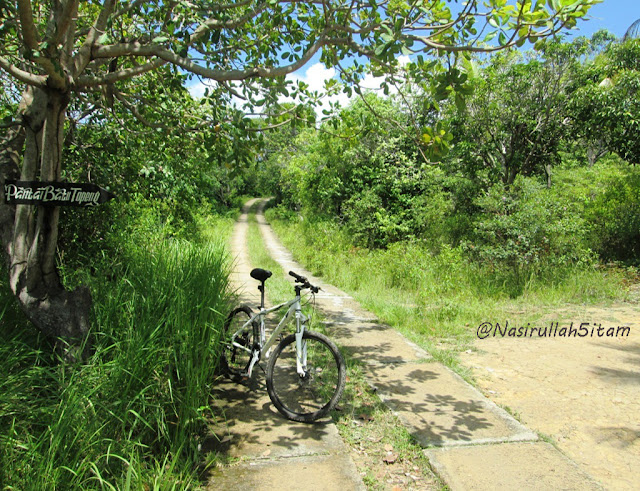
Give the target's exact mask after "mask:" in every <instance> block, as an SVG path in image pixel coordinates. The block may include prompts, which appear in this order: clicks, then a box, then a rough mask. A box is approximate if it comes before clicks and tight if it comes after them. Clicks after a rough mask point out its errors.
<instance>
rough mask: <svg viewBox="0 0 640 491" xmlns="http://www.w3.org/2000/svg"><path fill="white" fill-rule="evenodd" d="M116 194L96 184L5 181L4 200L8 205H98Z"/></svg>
mask: <svg viewBox="0 0 640 491" xmlns="http://www.w3.org/2000/svg"><path fill="white" fill-rule="evenodd" d="M112 198H115V195H114V194H112V193H110V192H109V191H107V190H106V189H102V188H101V187H99V186H96V185H95V184H82V183H71V182H40V181H12V180H9V179H7V180H6V181H5V182H4V202H5V203H6V204H8V205H46V206H85V207H86V206H96V205H99V204H102V203H105V202H107V201H109V200H110V199H112Z"/></svg>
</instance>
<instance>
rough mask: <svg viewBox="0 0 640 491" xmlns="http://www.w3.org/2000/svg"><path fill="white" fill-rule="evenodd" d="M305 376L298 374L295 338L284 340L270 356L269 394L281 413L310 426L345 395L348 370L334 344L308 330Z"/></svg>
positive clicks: (304, 340)
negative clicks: (343, 392)
mask: <svg viewBox="0 0 640 491" xmlns="http://www.w3.org/2000/svg"><path fill="white" fill-rule="evenodd" d="M301 345H302V346H301V348H302V349H301V357H302V358H301V360H300V361H301V363H302V368H303V373H302V374H301V373H298V363H297V362H296V354H297V350H296V337H295V334H291V335H289V336H287V337H286V338H284V339H283V340H282V341H281V342H280V344H278V346H277V347H276V349H275V350H274V352H273V353H272V354H271V356H269V363H268V364H267V391H268V393H269V397H270V398H271V401H272V402H273V404H274V406H275V407H276V409H277V410H278V411H280V413H282V414H283V415H284V416H286V417H287V418H289V419H291V420H293V421H301V422H303V423H311V422H313V421H315V420H317V419H319V418H322V417H323V416H325V415H326V414H327V413H328V412H329V411H331V410H332V409H333V408H334V407H335V405H336V404H337V403H338V400H339V399H340V397H341V396H342V391H343V390H344V386H345V381H346V373H347V369H346V367H345V363H344V359H343V358H342V355H341V354H340V352H339V351H338V348H337V347H336V345H335V344H333V342H332V341H331V340H330V339H329V338H327V337H326V336H324V335H323V334H319V333H316V332H312V331H306V332H305V333H304V335H303V337H302V343H301Z"/></svg>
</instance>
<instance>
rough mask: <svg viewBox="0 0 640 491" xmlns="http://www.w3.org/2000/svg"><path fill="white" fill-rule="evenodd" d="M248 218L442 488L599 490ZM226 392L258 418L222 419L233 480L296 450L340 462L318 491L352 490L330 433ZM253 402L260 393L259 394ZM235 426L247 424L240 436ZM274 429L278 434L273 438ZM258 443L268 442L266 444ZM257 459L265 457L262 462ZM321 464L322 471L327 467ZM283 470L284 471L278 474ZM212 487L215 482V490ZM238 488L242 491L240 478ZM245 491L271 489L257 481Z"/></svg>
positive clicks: (241, 274) (241, 273)
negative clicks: (235, 463) (312, 290)
mask: <svg viewBox="0 0 640 491" xmlns="http://www.w3.org/2000/svg"><path fill="white" fill-rule="evenodd" d="M257 218H258V222H259V226H260V230H261V232H262V234H263V238H264V241H265V244H266V246H267V249H268V250H269V252H270V254H271V256H272V257H273V258H274V259H275V260H276V261H277V262H278V263H280V265H281V266H282V267H283V269H284V270H285V271H287V272H288V271H289V270H295V271H296V272H297V273H300V274H302V275H305V276H307V277H308V278H309V280H310V281H311V282H312V283H313V284H316V285H319V286H320V287H321V288H322V292H321V293H320V294H319V295H317V296H316V301H317V306H318V308H320V309H321V310H322V312H323V313H324V315H325V316H326V318H327V319H328V322H329V330H330V332H331V337H332V339H334V340H335V341H336V342H337V343H338V344H339V345H340V346H341V347H342V349H344V350H345V351H348V352H349V353H350V355H351V356H352V357H353V358H355V359H357V360H359V361H360V362H361V363H362V364H363V367H364V368H365V370H366V373H367V376H368V379H369V381H370V383H371V385H372V386H374V387H375V388H376V389H377V393H378V395H379V396H380V397H381V399H382V400H383V401H384V402H385V403H386V404H387V405H388V406H389V407H390V408H391V409H392V410H393V411H394V412H395V413H396V414H397V415H398V417H399V418H400V420H401V421H402V422H403V423H404V424H405V425H406V427H407V428H408V429H409V431H410V432H411V433H412V434H413V436H414V437H415V438H416V440H417V441H418V442H419V443H420V444H421V445H422V446H424V447H425V448H426V450H425V453H426V455H427V456H428V458H429V460H430V462H431V463H432V466H433V467H434V469H435V470H436V472H437V473H438V474H439V475H440V477H441V478H442V479H443V481H444V482H445V483H446V484H447V485H448V486H449V487H450V488H451V489H453V490H457V489H464V490H466V489H499V488H503V489H532V490H533V489H580V490H584V489H600V488H601V487H600V485H599V484H598V483H596V482H595V481H594V480H593V479H592V478H591V477H590V476H588V475H586V474H585V473H584V472H582V471H581V470H580V469H578V467H577V466H576V465H575V463H574V462H572V461H570V460H569V459H567V458H566V457H565V456H564V455H563V454H562V453H560V452H559V451H558V450H557V449H556V448H555V447H553V446H552V445H550V444H548V443H545V442H542V441H539V440H538V438H537V435H536V434H535V433H533V432H532V431H530V430H529V429H527V428H526V427H524V426H523V425H521V424H520V423H518V422H517V421H516V420H515V419H514V418H513V417H511V416H510V415H509V414H508V413H506V412H505V411H504V410H502V409H501V408H499V407H498V406H496V405H495V404H494V403H492V402H491V401H489V400H488V399H487V398H486V397H484V396H483V395H482V394H481V393H480V392H478V391H477V390H476V389H474V388H473V387H471V386H470V385H469V384H467V383H466V382H465V381H464V380H462V379H461V378H460V377H458V376H457V375H456V374H455V373H453V372H452V371H450V370H449V369H448V368H446V367H444V366H442V365H440V364H439V363H437V362H435V361H434V360H432V359H431V357H430V356H429V355H428V353H426V352H425V351H423V350H421V349H420V348H419V347H417V346H416V345H414V344H413V343H410V342H409V341H407V340H406V339H405V338H404V337H403V336H401V335H400V334H399V333H397V332H396V331H395V330H393V329H391V328H390V327H388V326H385V325H382V324H381V323H380V322H379V321H378V320H377V319H376V318H375V317H374V316H373V315H372V314H371V313H369V312H367V311H365V310H364V309H362V307H361V306H360V305H359V304H358V303H357V302H356V301H355V300H354V299H353V298H351V297H350V296H349V295H348V294H346V293H345V292H342V291H340V290H339V289H337V288H335V287H333V286H332V285H327V284H325V283H324V282H323V281H322V280H321V279H319V278H315V277H314V276H313V275H312V274H311V273H309V272H308V271H305V270H304V268H302V267H301V266H300V265H299V264H297V263H296V262H295V261H293V258H292V256H291V254H290V253H289V251H287V250H286V249H285V248H284V247H283V246H282V245H281V244H280V243H279V241H278V240H277V238H276V237H275V236H274V234H273V232H272V230H271V228H270V227H269V226H268V225H267V224H266V223H265V221H264V216H263V215H262V214H261V213H258V216H257ZM242 220H244V222H243V221H242ZM246 227H247V225H246V215H243V217H242V218H241V221H240V222H239V223H238V226H237V228H236V233H235V234H234V243H233V245H232V250H233V251H234V254H238V256H237V257H238V268H237V273H238V276H237V277H235V279H234V281H238V284H239V283H240V282H241V278H242V279H245V278H246V279H248V280H249V281H252V280H250V278H249V275H248V271H249V268H248V267H247V266H246V265H247V264H248V261H246V257H243V254H244V252H243V251H244V250H245V249H246V247H244V246H243V244H242V241H243V238H242V237H243V234H244V233H245V232H243V230H246ZM241 268H246V270H242V269H241ZM222 391H224V387H223V388H221V392H220V397H221V398H222V397H225V398H226V401H225V403H224V404H225V405H226V404H229V403H232V404H233V402H232V401H233V400H234V399H233V397H234V394H233V393H224V392H222ZM235 391H236V392H237V393H238V394H237V395H238V400H239V401H242V402H241V403H240V405H241V406H242V407H243V411H245V414H246V411H247V408H248V407H251V408H252V409H251V411H253V410H254V409H255V410H256V411H258V410H261V411H262V414H263V416H262V420H260V421H257V420H258V419H260V417H257V416H245V417H242V416H240V417H237V416H234V415H233V413H232V409H230V411H228V417H229V418H230V419H229V423H230V430H229V437H228V440H227V441H228V443H229V452H230V453H231V454H232V455H245V452H248V454H247V455H249V457H248V458H249V460H248V463H245V464H243V466H239V470H238V472H239V473H240V474H241V475H246V472H248V471H250V470H251V469H252V466H253V469H255V470H258V469H263V468H266V467H268V466H271V467H272V468H273V469H274V471H275V472H276V473H277V472H278V470H277V467H274V464H280V465H283V466H286V465H290V463H292V462H293V461H291V460H288V459H285V460H282V459H281V457H296V456H297V455H298V454H297V453H296V452H295V451H299V452H301V453H300V455H304V456H305V457H307V456H315V458H316V459H318V458H320V457H323V458H325V459H330V458H331V457H334V458H338V459H339V460H340V462H341V464H340V466H336V467H335V469H336V470H339V469H344V471H343V470H339V473H342V474H344V477H338V476H336V479H345V480H344V481H338V482H340V485H339V486H333V485H331V484H328V485H327V488H326V489H357V488H359V487H362V483H361V482H360V481H359V478H358V476H357V473H354V472H353V469H352V465H353V463H352V462H350V459H349V458H348V453H347V450H346V449H345V448H344V446H343V445H341V442H339V441H338V440H339V437H338V436H337V433H336V432H335V428H334V427H333V425H330V424H327V425H323V426H319V427H316V425H312V426H307V425H305V426H303V427H301V426H299V425H295V424H290V423H288V422H286V421H284V420H283V419H282V418H280V417H279V415H278V414H277V413H276V412H275V410H274V409H272V408H271V407H270V401H269V400H268V397H267V398H266V402H261V401H262V400H264V397H266V394H265V395H264V396H263V399H262V400H260V398H259V397H258V395H257V394H256V393H251V392H244V391H243V390H242V389H241V388H237V387H236V388H235ZM258 394H264V391H261V392H259V393H258ZM261 405H262V406H263V407H260V406H261ZM240 418H244V419H249V421H248V422H247V421H241V419H240ZM242 424H248V425H249V428H248V431H247V429H244V428H243V426H242ZM280 430H282V431H284V432H285V436H283V437H282V438H281V437H277V438H275V439H274V438H273V436H274V435H275V434H276V432H277V431H280ZM222 438H223V440H224V437H222ZM266 441H270V442H272V443H271V445H267V444H266V443H265V442H266ZM273 442H275V444H274V443H273ZM307 445H309V446H308V447H307ZM261 452H262V453H261ZM323 452H324V453H323ZM261 458H262V459H264V458H267V459H268V462H264V461H262V460H260V459H261ZM258 463H259V464H260V465H257V464H258ZM318 465H321V464H320V462H318ZM327 465H328V466H329V467H332V464H331V463H329V462H327ZM347 470H349V472H348V473H347V472H346V471H347ZM283 471H284V472H287V471H286V469H284V468H283ZM309 472H311V469H310V470H309ZM347 474H348V476H349V477H347ZM283 475H286V474H283ZM222 476H223V478H225V479H226V478H227V477H230V476H231V478H232V477H233V476H234V474H233V473H230V472H224V473H222ZM220 482H221V481H219V480H217V481H216V485H219V484H220ZM305 482H306V480H305ZM256 483H257V481H256ZM244 485H245V486H246V485H247V481H246V480H245V482H244ZM225 487H226V486H225ZM248 487H249V488H250V489H271V488H270V487H269V486H268V485H266V484H263V483H261V484H260V485H257V486H251V485H249V486H248ZM280 487H281V483H280V486H279V488H280Z"/></svg>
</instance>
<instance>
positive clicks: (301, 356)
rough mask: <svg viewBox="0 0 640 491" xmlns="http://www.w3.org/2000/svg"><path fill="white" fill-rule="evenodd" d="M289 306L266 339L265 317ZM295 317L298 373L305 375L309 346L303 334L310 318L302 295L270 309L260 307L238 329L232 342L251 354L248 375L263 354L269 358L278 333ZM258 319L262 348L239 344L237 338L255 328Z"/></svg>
mask: <svg viewBox="0 0 640 491" xmlns="http://www.w3.org/2000/svg"><path fill="white" fill-rule="evenodd" d="M285 307H288V310H287V312H286V314H284V316H283V317H282V319H281V320H280V322H279V323H278V325H277V326H276V328H275V329H274V331H273V333H271V336H269V339H268V340H267V339H266V329H265V324H264V319H265V317H266V316H267V315H268V314H270V313H271V312H275V311H277V310H280V309H282V308H285ZM293 319H295V321H296V332H295V336H296V369H297V372H298V375H300V376H301V377H303V376H304V375H305V373H306V369H307V346H306V343H303V342H302V336H303V334H304V329H305V326H306V324H307V320H309V318H308V317H307V316H306V315H304V314H303V313H302V307H301V304H300V295H296V298H294V299H293V300H289V301H288V302H284V303H281V304H280V305H276V306H275V307H271V308H269V309H264V308H262V309H260V312H258V313H257V314H255V315H254V316H252V317H251V318H250V319H249V320H248V321H247V322H245V323H244V324H243V325H242V327H241V328H240V329H238V330H237V331H236V332H235V333H234V334H233V336H232V337H231V344H232V345H233V346H234V347H235V348H238V349H241V350H244V351H246V352H247V353H249V355H250V356H251V361H250V363H249V367H248V369H247V376H248V377H251V373H252V372H253V367H254V366H255V364H256V363H258V361H260V359H261V357H262V354H263V353H264V354H265V359H268V358H269V353H270V351H271V348H272V347H273V345H274V344H275V343H276V340H277V338H278V335H279V334H280V333H281V332H282V330H283V329H284V328H285V326H286V325H287V324H288V323H289V322H291V321H292V320H293ZM256 320H258V322H259V323H260V348H259V349H258V350H255V351H254V350H253V346H250V347H246V346H242V345H241V344H238V343H237V342H236V338H237V337H238V336H239V335H240V334H241V333H242V332H243V331H245V330H246V329H252V330H253V323H254V322H255V321H256Z"/></svg>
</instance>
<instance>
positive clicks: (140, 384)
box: [0, 223, 228, 489]
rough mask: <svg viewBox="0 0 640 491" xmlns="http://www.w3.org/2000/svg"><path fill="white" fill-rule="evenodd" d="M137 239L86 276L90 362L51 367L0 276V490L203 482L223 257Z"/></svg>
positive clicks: (215, 248) (46, 346)
mask: <svg viewBox="0 0 640 491" xmlns="http://www.w3.org/2000/svg"><path fill="white" fill-rule="evenodd" d="M208 226H210V227H213V226H215V224H212V223H209V224H208ZM225 230H226V231H225ZM227 233H228V228H225V229H224V230H223V231H222V232H220V233H219V234H216V233H214V232H211V231H210V232H209V235H210V236H213V235H217V236H218V237H220V236H224V235H225V234H227ZM138 239H139V237H138ZM136 242H137V241H135V240H134V238H132V240H130V241H129V242H128V243H127V246H126V247H124V248H123V251H124V252H122V256H121V257H120V258H119V260H118V261H113V260H111V261H109V263H108V264H109V265H110V268H109V269H105V268H102V269H101V267H100V265H99V264H97V265H94V266H95V269H96V271H95V273H94V274H91V275H90V274H89V273H86V274H85V277H84V282H85V284H88V285H89V286H90V287H91V290H92V294H93V321H92V337H93V340H94V343H93V349H92V354H91V356H90V357H89V358H88V359H86V360H85V361H84V362H78V363H76V364H69V363H65V362H62V361H61V360H59V359H57V358H56V356H55V355H54V354H53V353H54V351H53V350H52V347H51V344H50V341H49V340H46V339H43V338H42V337H41V336H40V335H39V334H38V333H37V332H36V331H35V329H34V328H33V327H31V326H30V325H29V324H28V322H27V321H26V319H25V318H24V317H23V315H22V314H21V312H20V311H19V309H18V308H17V307H16V302H15V300H14V299H13V296H12V295H11V293H10V291H9V289H8V286H7V285H6V283H5V282H4V281H5V280H4V279H5V278H6V272H3V273H5V274H2V275H1V276H0V278H1V279H0V339H1V340H2V342H0V371H1V372H2V373H3V377H1V378H0V488H1V489H132V488H135V489H189V488H193V487H194V486H197V485H198V478H199V476H198V469H199V465H200V464H201V460H202V456H201V455H200V454H199V451H198V444H199V442H200V437H201V436H203V435H204V434H205V432H206V421H207V418H208V416H210V415H209V412H210V408H209V403H210V401H209V394H210V393H211V391H210V389H211V383H212V381H213V380H214V370H215V369H216V363H217V358H218V356H217V355H218V336H219V333H220V326H221V323H222V320H223V315H224V312H226V310H227V306H228V286H227V281H228V270H227V268H228V261H227V258H226V252H225V250H224V248H223V246H222V242H221V241H220V242H211V241H204V242H203V243H194V242H188V241H186V240H161V239H159V240H157V241H153V240H147V241H144V242H142V243H141V242H137V243H138V244H141V245H136Z"/></svg>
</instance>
